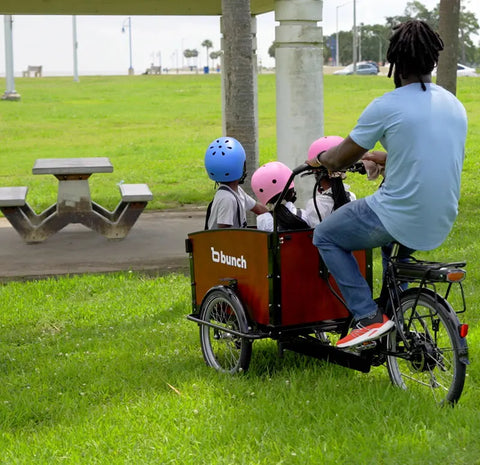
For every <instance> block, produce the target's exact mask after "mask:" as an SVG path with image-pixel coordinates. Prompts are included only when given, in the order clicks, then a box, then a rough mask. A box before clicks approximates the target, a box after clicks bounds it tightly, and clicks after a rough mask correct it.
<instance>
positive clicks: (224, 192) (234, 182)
mask: <svg viewBox="0 0 480 465" xmlns="http://www.w3.org/2000/svg"><path fill="white" fill-rule="evenodd" d="M204 162H205V169H206V171H207V174H208V177H209V178H210V179H212V180H213V181H215V182H217V183H219V187H218V189H217V191H216V193H215V196H214V198H213V201H212V202H211V203H210V205H209V206H208V209H207V217H206V219H205V229H217V228H245V227H246V226H247V215H246V211H247V210H251V211H253V212H254V213H256V214H261V213H264V212H266V211H267V209H266V208H265V206H264V205H261V204H260V203H259V202H257V201H256V200H255V199H253V198H252V197H250V196H249V195H248V194H247V193H246V192H245V191H244V190H243V189H242V188H241V187H240V184H242V183H243V181H244V179H245V177H246V174H247V173H246V171H245V162H246V155H245V150H244V148H243V147H242V144H240V142H239V141H238V140H236V139H234V138H233V137H219V138H218V139H215V140H214V141H212V142H211V143H210V144H209V146H208V148H207V151H206V153H205V160H204Z"/></svg>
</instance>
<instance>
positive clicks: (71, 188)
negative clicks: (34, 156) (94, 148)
mask: <svg viewBox="0 0 480 465" xmlns="http://www.w3.org/2000/svg"><path fill="white" fill-rule="evenodd" d="M32 172H33V174H35V175H45V174H47V175H53V176H55V177H56V178H57V179H58V181H59V182H58V194H57V201H56V203H54V204H53V205H51V206H50V207H48V208H47V209H46V210H44V211H43V212H42V213H40V214H36V213H35V212H34V211H33V209H32V208H31V207H30V205H29V204H28V203H27V202H26V195H27V191H28V188H27V187H25V186H21V187H2V188H0V210H1V211H2V213H3V214H4V215H5V217H6V218H7V219H8V220H9V221H10V223H11V224H12V225H13V227H14V228H15V229H16V230H17V231H18V233H19V234H20V235H21V236H22V237H23V239H24V240H25V241H26V242H28V243H36V242H42V241H44V240H45V239H46V238H47V237H49V236H51V235H52V234H54V233H56V232H57V231H59V230H60V229H62V228H64V227H65V226H67V225H68V224H70V223H81V224H83V225H85V226H86V227H88V228H90V229H92V230H94V231H96V232H98V233H100V234H102V235H104V236H105V237H107V238H109V239H123V238H124V237H125V236H126V235H127V234H128V232H129V231H130V229H131V228H132V226H133V225H134V223H135V222H136V220H137V219H138V217H139V215H140V214H141V213H142V211H143V210H144V208H145V207H146V205H147V203H148V201H149V200H152V198H153V195H152V193H151V191H150V189H149V188H148V186H147V185H146V184H120V185H119V188H120V194H121V196H122V198H121V200H120V202H119V204H118V205H117V207H116V208H115V210H114V211H113V212H110V211H109V210H107V209H105V208H103V207H102V206H101V205H99V204H97V203H95V202H93V201H92V199H91V196H90V186H89V181H88V180H89V178H90V176H91V175H92V174H94V173H111V172H113V166H112V164H111V163H110V160H109V159H108V158H106V157H91V158H40V159H38V160H36V161H35V164H34V166H33V169H32Z"/></svg>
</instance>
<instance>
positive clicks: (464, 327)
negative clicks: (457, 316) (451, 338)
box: [459, 325, 468, 337]
mask: <svg viewBox="0 0 480 465" xmlns="http://www.w3.org/2000/svg"><path fill="white" fill-rule="evenodd" d="M459 330H460V331H459V332H460V337H467V334H468V325H460V328H459Z"/></svg>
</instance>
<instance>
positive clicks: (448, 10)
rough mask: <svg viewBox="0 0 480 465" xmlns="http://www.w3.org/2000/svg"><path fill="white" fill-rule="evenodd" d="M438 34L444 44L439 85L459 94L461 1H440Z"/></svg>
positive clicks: (439, 64)
mask: <svg viewBox="0 0 480 465" xmlns="http://www.w3.org/2000/svg"><path fill="white" fill-rule="evenodd" d="M439 16H440V17H439V23H438V32H439V34H440V37H441V38H442V39H443V42H444V49H443V52H440V58H439V60H438V71H437V84H438V85H440V86H442V87H444V88H445V89H447V90H449V91H450V92H451V93H452V94H455V93H456V92H457V61H458V60H457V56H458V30H459V24H460V0H440V8H439Z"/></svg>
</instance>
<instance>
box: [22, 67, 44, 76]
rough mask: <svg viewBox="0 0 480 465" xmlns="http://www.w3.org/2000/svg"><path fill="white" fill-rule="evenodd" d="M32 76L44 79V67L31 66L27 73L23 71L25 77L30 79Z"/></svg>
mask: <svg viewBox="0 0 480 465" xmlns="http://www.w3.org/2000/svg"><path fill="white" fill-rule="evenodd" d="M32 74H33V77H42V67H41V66H30V65H29V66H28V68H27V69H26V70H25V71H22V76H23V77H30V76H31V75H32Z"/></svg>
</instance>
